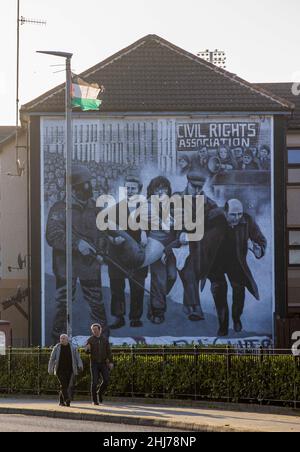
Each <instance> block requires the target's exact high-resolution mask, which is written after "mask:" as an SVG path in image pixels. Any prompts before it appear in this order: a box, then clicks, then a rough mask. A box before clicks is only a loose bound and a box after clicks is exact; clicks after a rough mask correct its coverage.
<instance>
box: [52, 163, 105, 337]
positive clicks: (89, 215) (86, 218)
mask: <svg viewBox="0 0 300 452" xmlns="http://www.w3.org/2000/svg"><path fill="white" fill-rule="evenodd" d="M90 181H91V175H90V173H89V171H88V169H87V168H86V167H85V166H83V165H74V166H73V168H72V194H73V205H72V225H73V243H72V247H73V299H75V294H76V285H77V280H79V281H80V285H81V289H82V292H83V296H84V299H85V301H86V302H87V303H88V305H89V307H90V311H91V320H92V321H94V322H97V323H101V324H102V325H103V327H104V331H105V334H106V333H107V321H106V313H105V307H104V302H103V299H102V287H101V270H100V260H99V258H98V260H97V259H96V257H95V255H96V253H95V251H96V250H98V251H101V250H102V249H103V247H104V243H105V241H106V240H105V237H104V235H103V233H101V232H100V231H99V230H98V229H97V226H96V217H97V208H96V203H95V201H94V200H93V199H92V196H93V190H92V186H91V182H90ZM46 238H47V242H48V244H49V246H51V247H52V248H53V273H54V275H55V278H56V313H55V319H54V324H53V331H52V335H53V339H54V340H55V341H56V340H57V339H58V338H59V337H60V335H61V333H62V332H63V331H66V329H67V300H66V297H67V280H66V203H65V201H59V202H57V203H56V204H54V206H53V207H52V208H51V210H50V212H49V216H48V222H47V232H46Z"/></svg>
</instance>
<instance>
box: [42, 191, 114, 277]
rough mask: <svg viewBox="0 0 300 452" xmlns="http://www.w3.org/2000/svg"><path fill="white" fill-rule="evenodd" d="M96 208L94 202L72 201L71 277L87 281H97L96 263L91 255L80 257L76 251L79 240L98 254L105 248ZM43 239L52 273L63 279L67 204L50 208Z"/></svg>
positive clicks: (59, 204) (97, 265)
mask: <svg viewBox="0 0 300 452" xmlns="http://www.w3.org/2000/svg"><path fill="white" fill-rule="evenodd" d="M98 211H99V210H98V209H97V208H96V203H95V201H94V200H92V199H91V200H89V201H88V203H87V204H86V205H85V206H82V205H81V204H80V203H77V202H76V201H75V200H73V207H72V224H73V238H72V248H73V276H74V278H77V277H79V278H82V279H86V280H96V279H97V280H98V279H99V277H100V273H99V272H100V266H99V263H98V262H97V261H96V259H95V258H94V257H93V256H83V255H82V254H81V253H80V252H79V250H78V244H79V241H80V240H86V241H87V242H89V243H90V244H91V245H93V246H94V247H95V248H96V249H97V250H98V251H103V252H104V248H105V243H106V241H105V236H104V234H103V232H100V231H99V230H98V228H97V225H96V218H97V213H98ZM46 239H47V242H48V244H49V246H51V247H52V248H53V272H54V274H55V275H56V276H59V277H61V278H65V277H66V203H65V201H59V202H57V203H55V204H54V206H53V207H52V208H51V209H50V212H49V215H48V221H47V231H46Z"/></svg>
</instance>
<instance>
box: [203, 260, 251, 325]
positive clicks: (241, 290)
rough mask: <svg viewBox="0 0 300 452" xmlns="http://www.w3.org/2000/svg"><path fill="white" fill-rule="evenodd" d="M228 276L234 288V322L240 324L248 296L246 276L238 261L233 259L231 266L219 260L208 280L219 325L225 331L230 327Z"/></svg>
mask: <svg viewBox="0 0 300 452" xmlns="http://www.w3.org/2000/svg"><path fill="white" fill-rule="evenodd" d="M226 274H227V276H228V279H229V281H230V284H231V287H232V319H233V321H234V322H238V321H239V320H240V319H241V316H242V314H243V311H244V306H245V296H246V281H245V275H244V272H243V270H242V268H241V266H240V264H239V262H238V261H237V259H236V258H232V259H231V262H230V265H229V264H228V263H226V264H225V263H224V262H222V261H220V260H219V262H218V260H217V261H216V263H215V265H214V266H213V268H212V270H211V272H210V275H209V276H208V278H209V280H210V281H211V292H212V295H213V298H214V302H215V305H216V309H217V313H218V318H219V324H220V327H221V328H222V329H225V330H226V329H228V326H229V308H228V299H227V298H228V297H227V295H228V284H227V281H226V277H225V275H226Z"/></svg>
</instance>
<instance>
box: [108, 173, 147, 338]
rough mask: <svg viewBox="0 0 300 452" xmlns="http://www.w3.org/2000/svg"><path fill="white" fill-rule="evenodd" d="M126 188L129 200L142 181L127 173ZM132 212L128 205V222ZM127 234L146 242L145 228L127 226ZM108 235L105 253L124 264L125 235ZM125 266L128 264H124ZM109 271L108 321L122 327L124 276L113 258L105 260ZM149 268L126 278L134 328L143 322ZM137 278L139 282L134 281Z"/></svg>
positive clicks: (117, 213) (116, 326)
mask: <svg viewBox="0 0 300 452" xmlns="http://www.w3.org/2000/svg"><path fill="white" fill-rule="evenodd" d="M125 188H126V189H127V196H128V202H129V201H130V199H131V198H132V197H133V196H135V195H139V194H140V193H141V191H142V188H143V185H142V184H141V181H140V179H139V178H138V177H136V176H131V175H129V176H127V177H126V180H125ZM130 214H131V212H130V209H129V208H128V205H127V222H128V218H129V216H130ZM118 215H119V208H118V205H117V207H116V218H118ZM127 233H128V234H129V236H130V237H131V238H132V239H134V240H135V241H136V242H137V243H139V244H144V245H145V246H146V243H147V236H146V234H145V232H143V231H141V230H137V231H132V230H130V229H127ZM108 237H109V249H108V256H109V257H110V258H112V259H113V261H115V262H117V263H119V264H122V265H123V266H125V265H126V260H127V259H126V255H124V253H125V250H124V243H125V238H124V237H122V236H121V235H117V233H116V234H115V235H114V236H111V235H108ZM125 268H127V267H125ZM108 273H109V279H110V290H111V314H112V316H114V317H115V321H114V323H113V324H112V325H110V328H111V329H118V328H122V327H123V326H124V325H125V318H124V316H125V313H126V304H125V282H126V278H127V276H126V275H125V274H124V272H122V271H121V270H120V269H119V268H117V267H116V266H115V265H114V264H113V263H112V262H109V264H108ZM147 274H148V268H147V267H145V268H141V269H137V270H135V271H133V272H131V275H132V277H133V279H134V280H133V279H130V278H129V286H130V312H129V319H130V326H131V327H133V328H137V327H141V326H143V323H142V321H141V317H142V315H143V303H144V289H143V287H144V286H145V280H146V278H147ZM135 281H136V282H138V283H139V284H136V283H135Z"/></svg>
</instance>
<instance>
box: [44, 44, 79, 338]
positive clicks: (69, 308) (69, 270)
mask: <svg viewBox="0 0 300 452" xmlns="http://www.w3.org/2000/svg"><path fill="white" fill-rule="evenodd" d="M38 53H43V54H46V55H53V56H59V57H63V58H65V59H66V96H65V98H66V103H65V110H66V277H67V278H66V279H67V300H66V321H67V331H66V333H67V334H68V336H69V338H70V339H72V336H73V287H72V286H73V260H72V154H73V142H72V96H71V90H72V71H71V59H72V56H73V54H72V53H65V52H41V51H40V52H38ZM62 333H65V331H61V334H62Z"/></svg>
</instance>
